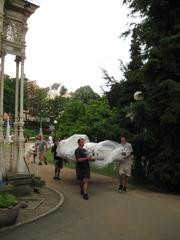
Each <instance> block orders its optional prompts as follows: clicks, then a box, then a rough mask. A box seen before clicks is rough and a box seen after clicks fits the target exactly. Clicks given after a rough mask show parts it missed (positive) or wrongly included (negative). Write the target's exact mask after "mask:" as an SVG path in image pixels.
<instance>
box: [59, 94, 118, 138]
mask: <svg viewBox="0 0 180 240" xmlns="http://www.w3.org/2000/svg"><path fill="white" fill-rule="evenodd" d="M115 116H116V114H115V111H114V110H111V109H110V106H109V104H108V102H107V100H106V99H105V98H99V99H98V100H92V101H91V102H89V103H87V104H85V103H83V102H82V101H80V100H76V99H71V100H70V101H69V102H68V103H67V105H66V106H65V109H64V112H63V114H62V116H61V117H60V118H59V121H58V126H59V129H58V132H57V133H58V134H59V135H60V136H61V137H69V136H71V135H72V134H75V133H83V134H87V135H88V136H89V138H90V139H91V140H92V141H95V140H98V141H101V140H104V139H116V138H117V137H119V135H118V132H119V129H120V128H119V125H118V123H117V122H116V118H115Z"/></svg>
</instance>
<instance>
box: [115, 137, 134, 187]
mask: <svg viewBox="0 0 180 240" xmlns="http://www.w3.org/2000/svg"><path fill="white" fill-rule="evenodd" d="M120 146H121V147H123V148H127V149H128V150H129V151H130V155H129V156H128V157H126V158H125V159H124V160H123V161H120V162H119V188H118V192H126V191H127V186H128V177H130V176H131V166H132V162H133V154H132V153H133V149H132V145H131V144H130V143H128V142H126V137H124V136H122V137H121V143H120ZM124 154H126V153H124Z"/></svg>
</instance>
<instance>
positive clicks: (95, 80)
mask: <svg viewBox="0 0 180 240" xmlns="http://www.w3.org/2000/svg"><path fill="white" fill-rule="evenodd" d="M29 1H30V2H32V3H35V4H37V5H39V6H40V8H39V9H37V10H36V12H35V13H34V14H33V15H32V16H31V17H30V19H29V20H28V27H29V30H28V33H27V35H26V43H27V48H26V56H27V59H26V62H25V74H26V77H27V78H28V79H30V80H37V83H38V85H39V86H40V87H46V86H50V85H52V84H53V83H57V82H58V83H62V84H64V85H65V86H66V87H67V88H68V91H75V90H76V89H77V88H79V87H81V86H84V85H90V86H91V87H92V88H93V90H94V91H96V92H98V93H99V92H100V86H103V85H104V84H105V81H104V79H103V78H102V71H101V68H104V69H106V70H107V71H108V73H109V75H110V76H114V77H115V78H116V79H120V78H121V73H120V70H119V61H118V59H122V60H123V61H124V62H127V61H128V59H129V41H128V40H124V39H120V38H119V36H120V34H121V33H122V32H123V31H124V30H125V29H126V27H127V25H126V24H127V23H128V19H127V13H128V10H127V8H126V7H125V6H122V0H51V1H47V0H29ZM13 58H14V57H13ZM5 71H6V73H8V74H10V76H12V77H14V76H15V64H14V62H13V60H12V59H11V60H10V57H8V58H7V64H6V69H5Z"/></svg>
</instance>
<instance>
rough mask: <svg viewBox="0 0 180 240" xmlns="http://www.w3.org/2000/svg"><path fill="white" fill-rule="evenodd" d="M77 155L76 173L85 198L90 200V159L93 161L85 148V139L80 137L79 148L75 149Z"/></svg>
mask: <svg viewBox="0 0 180 240" xmlns="http://www.w3.org/2000/svg"><path fill="white" fill-rule="evenodd" d="M75 157H76V174H77V179H78V180H79V181H80V193H81V195H83V198H84V199H85V200H88V198H89V196H88V186H89V179H90V165H89V161H93V159H92V157H91V156H88V152H87V150H86V149H85V148H84V139H82V138H80V139H78V148H77V149H76V150H75Z"/></svg>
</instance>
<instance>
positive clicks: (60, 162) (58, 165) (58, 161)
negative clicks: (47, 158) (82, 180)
mask: <svg viewBox="0 0 180 240" xmlns="http://www.w3.org/2000/svg"><path fill="white" fill-rule="evenodd" d="M54 164H55V167H56V168H63V159H62V158H55V159H54Z"/></svg>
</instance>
